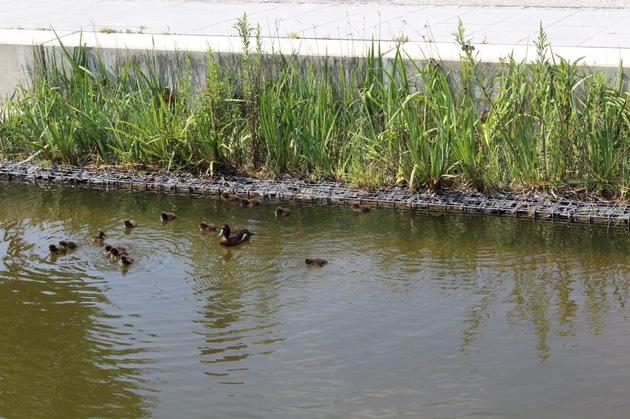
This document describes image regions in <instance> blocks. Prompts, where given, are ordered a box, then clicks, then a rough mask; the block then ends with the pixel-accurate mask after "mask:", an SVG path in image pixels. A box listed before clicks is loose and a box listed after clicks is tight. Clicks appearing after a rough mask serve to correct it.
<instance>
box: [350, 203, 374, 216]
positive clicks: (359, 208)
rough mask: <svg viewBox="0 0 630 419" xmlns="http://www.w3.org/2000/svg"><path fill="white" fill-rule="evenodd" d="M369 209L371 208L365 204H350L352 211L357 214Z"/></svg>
mask: <svg viewBox="0 0 630 419" xmlns="http://www.w3.org/2000/svg"><path fill="white" fill-rule="evenodd" d="M371 209H372V208H371V207H369V206H367V205H359V204H352V211H354V212H355V213H357V214H360V213H362V212H370V210H371Z"/></svg>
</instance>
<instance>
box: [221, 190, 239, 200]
mask: <svg viewBox="0 0 630 419" xmlns="http://www.w3.org/2000/svg"><path fill="white" fill-rule="evenodd" d="M221 197H222V198H223V199H225V200H226V201H232V202H234V201H240V200H242V199H243V198H241V197H240V196H239V195H238V194H235V193H229V192H223V194H222V195H221Z"/></svg>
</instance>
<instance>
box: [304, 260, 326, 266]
mask: <svg viewBox="0 0 630 419" xmlns="http://www.w3.org/2000/svg"><path fill="white" fill-rule="evenodd" d="M304 262H306V264H307V265H309V266H324V265H325V264H327V263H328V261H327V260H326V259H322V258H306V259H305V260H304Z"/></svg>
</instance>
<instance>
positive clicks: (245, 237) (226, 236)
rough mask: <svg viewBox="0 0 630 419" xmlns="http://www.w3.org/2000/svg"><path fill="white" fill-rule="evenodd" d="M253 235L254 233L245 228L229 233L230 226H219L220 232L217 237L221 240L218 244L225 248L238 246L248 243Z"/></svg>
mask: <svg viewBox="0 0 630 419" xmlns="http://www.w3.org/2000/svg"><path fill="white" fill-rule="evenodd" d="M253 235H254V233H252V232H251V231H249V230H248V229H246V228H244V229H242V230H237V231H234V232H231V231H230V226H229V225H227V224H224V225H222V226H221V232H220V233H219V236H220V237H221V239H220V240H219V244H220V245H221V246H226V247H232V246H236V245H238V244H241V243H245V242H246V241H249V238H250V237H251V236H253Z"/></svg>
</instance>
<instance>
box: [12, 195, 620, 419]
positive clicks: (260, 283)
mask: <svg viewBox="0 0 630 419" xmlns="http://www.w3.org/2000/svg"><path fill="white" fill-rule="evenodd" d="M0 197H1V200H2V201H1V202H2V207H3V210H2V212H1V213H0V233H1V234H2V241H1V242H0V254H1V256H2V262H3V264H2V266H1V267H0V330H1V331H2V332H1V333H0V416H1V417H6V418H26V417H29V418H37V417H46V418H52V417H76V418H80V417H128V418H133V417H149V416H150V417H156V418H173V417H178V418H208V417H212V418H228V417H231V418H232V417H239V418H302V417H303V418H307V417H308V418H342V417H343V418H369V417H378V418H384V417H396V418H400V417H409V418H456V417H467V418H507V417H509V418H532V417H536V418H558V417H571V418H593V417H598V418H605V417H610V418H618V417H624V416H626V415H627V411H628V410H627V409H628V407H629V403H628V398H627V397H628V396H627V390H628V388H630V351H629V350H628V340H629V336H630V333H629V332H630V304H629V303H630V301H629V300H630V286H629V280H630V251H629V249H630V247H629V240H630V234H629V233H628V232H627V230H624V229H611V230H607V229H605V228H601V227H597V228H589V227H586V226H570V225H564V224H550V223H534V222H530V221H522V220H512V219H505V218H475V217H462V216H455V215H448V216H446V217H435V216H430V215H427V214H423V213H411V212H398V211H392V210H375V211H371V212H369V213H366V214H360V215H356V214H354V213H353V212H352V210H351V209H350V208H344V207H327V206H309V205H297V204H291V203H288V204H287V206H288V207H289V208H290V209H291V211H292V215H291V216H290V217H287V218H286V219H276V218H275V217H274V214H273V211H274V209H275V207H276V205H275V204H269V205H264V206H262V207H257V208H242V207H240V206H238V205H236V204H233V203H229V202H219V201H216V200H213V199H209V198H192V197H187V196H172V195H166V194H164V195H161V194H152V193H125V192H106V191H97V190H87V189H81V190H76V189H72V188H61V187H54V188H51V189H47V188H41V187H37V186H33V185H20V184H6V183H0ZM163 210H167V211H174V212H175V213H177V214H178V216H179V218H178V219H177V220H175V221H172V222H169V223H166V224H164V223H162V222H161V221H160V220H159V213H160V211H163ZM126 218H133V219H135V220H137V222H138V224H139V225H138V227H137V228H135V229H133V230H131V231H127V232H125V231H124V230H123V228H122V221H123V220H124V219H126ZM200 221H208V222H213V223H216V224H223V223H228V224H229V225H230V226H231V227H232V228H233V229H235V228H242V227H247V228H249V229H251V230H252V231H254V232H255V235H254V236H253V237H252V240H251V241H250V242H249V243H246V244H243V245H241V246H239V247H235V248H230V249H225V248H221V247H220V246H219V245H218V239H219V238H218V233H217V232H212V233H210V234H202V233H201V232H199V231H198V230H197V225H198V224H199V222H200ZM99 229H102V230H104V231H105V232H106V233H107V240H106V242H107V243H111V244H123V245H125V246H126V247H127V248H128V249H129V252H130V253H131V254H132V256H133V257H134V259H135V262H134V264H133V265H131V266H129V267H128V268H121V267H120V266H118V265H117V264H116V263H114V262H112V261H111V260H109V259H108V258H107V257H106V256H105V255H104V254H103V246H102V245H98V244H95V243H92V242H91V241H90V240H89V236H90V235H92V234H94V233H96V232H97V231H98V230H99ZM61 239H71V240H74V241H76V242H77V243H78V248H77V249H76V250H75V251H73V252H71V253H68V254H66V255H63V256H51V255H49V253H48V245H49V244H50V243H57V242H58V241H59V240H61ZM306 257H322V258H325V259H327V260H328V261H329V263H328V264H327V265H326V266H324V267H321V268H320V267H309V266H306V265H305V263H304V259H305V258H306Z"/></svg>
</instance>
